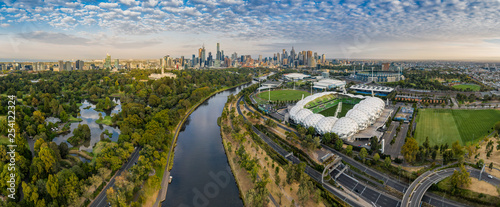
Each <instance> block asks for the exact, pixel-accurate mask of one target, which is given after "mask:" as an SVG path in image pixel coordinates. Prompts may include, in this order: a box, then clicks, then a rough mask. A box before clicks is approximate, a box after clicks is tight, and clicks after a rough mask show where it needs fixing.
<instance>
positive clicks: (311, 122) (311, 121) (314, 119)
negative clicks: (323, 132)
mask: <svg viewBox="0 0 500 207" xmlns="http://www.w3.org/2000/svg"><path fill="white" fill-rule="evenodd" d="M322 118H325V116H323V115H321V114H311V115H309V116H307V117H306V119H305V120H304V122H303V124H304V126H305V127H306V128H309V127H314V126H316V123H318V121H319V120H321V119H322Z"/></svg>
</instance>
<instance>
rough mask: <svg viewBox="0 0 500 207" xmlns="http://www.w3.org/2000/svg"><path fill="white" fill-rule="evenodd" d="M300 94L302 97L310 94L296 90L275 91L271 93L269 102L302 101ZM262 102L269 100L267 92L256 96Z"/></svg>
mask: <svg viewBox="0 0 500 207" xmlns="http://www.w3.org/2000/svg"><path fill="white" fill-rule="evenodd" d="M302 94H304V97H307V96H309V95H310V94H309V93H308V92H305V91H298V90H276V91H271V101H295V100H300V99H302ZM257 97H259V98H260V99H262V100H266V101H267V100H269V91H261V93H259V94H257Z"/></svg>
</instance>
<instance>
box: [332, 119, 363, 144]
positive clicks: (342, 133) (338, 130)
mask: <svg viewBox="0 0 500 207" xmlns="http://www.w3.org/2000/svg"><path fill="white" fill-rule="evenodd" d="M332 132H333V133H335V134H337V135H338V136H339V137H340V138H341V139H345V138H347V137H350V136H352V135H354V134H355V133H356V132H358V123H356V122H355V121H354V120H352V119H351V118H349V117H342V118H340V119H339V120H337V122H335V124H334V125H333V127H332Z"/></svg>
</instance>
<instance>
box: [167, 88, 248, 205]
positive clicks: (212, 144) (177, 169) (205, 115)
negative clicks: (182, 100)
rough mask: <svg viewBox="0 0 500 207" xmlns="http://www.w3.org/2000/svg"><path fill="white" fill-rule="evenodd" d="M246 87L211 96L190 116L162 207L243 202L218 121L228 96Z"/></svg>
mask: <svg viewBox="0 0 500 207" xmlns="http://www.w3.org/2000/svg"><path fill="white" fill-rule="evenodd" d="M243 87H246V86H240V87H238V88H235V89H231V90H227V91H224V92H221V93H219V94H217V95H215V96H213V97H211V98H210V99H208V100H207V101H205V102H204V103H203V104H201V105H200V106H199V107H198V108H197V109H196V110H195V111H194V112H193V113H192V114H191V115H190V116H189V118H188V119H187V121H186V122H185V124H184V126H183V128H182V129H181V132H180V133H179V137H178V140H177V146H176V147H175V150H174V151H175V158H174V166H173V168H172V171H170V175H171V176H172V177H173V179H172V183H171V184H169V185H168V190H167V197H166V200H165V201H164V202H163V205H162V206H163V207H166V206H168V207H187V206H196V207H198V206H236V207H237V206H243V201H242V200H241V198H240V197H239V190H238V187H237V185H236V181H235V180H234V176H233V173H232V172H231V168H230V167H229V163H228V161H227V157H226V154H225V151H224V147H223V145H222V138H221V136H220V127H219V126H218V125H217V118H218V117H219V116H220V115H221V113H222V109H223V108H224V104H226V101H227V97H228V96H229V95H230V94H235V95H236V94H237V93H238V92H239V91H240V90H241V89H242V88H243Z"/></svg>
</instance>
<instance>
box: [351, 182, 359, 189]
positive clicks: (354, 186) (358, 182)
mask: <svg viewBox="0 0 500 207" xmlns="http://www.w3.org/2000/svg"><path fill="white" fill-rule="evenodd" d="M358 184H359V182H357V183H356V185H355V186H354V188H356V186H358ZM354 188H352V189H351V191H353V190H354Z"/></svg>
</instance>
